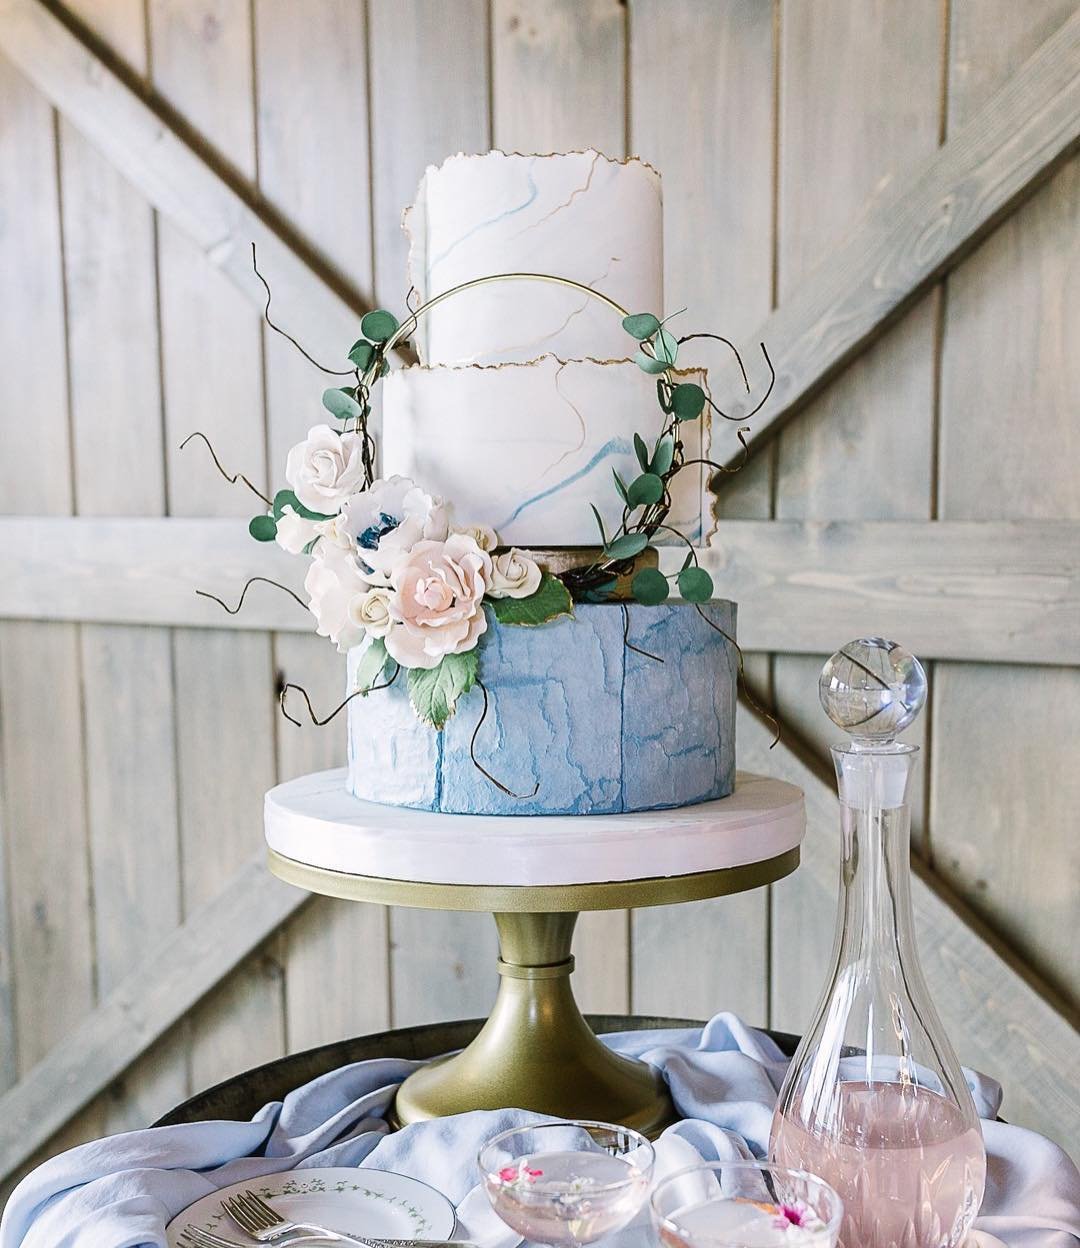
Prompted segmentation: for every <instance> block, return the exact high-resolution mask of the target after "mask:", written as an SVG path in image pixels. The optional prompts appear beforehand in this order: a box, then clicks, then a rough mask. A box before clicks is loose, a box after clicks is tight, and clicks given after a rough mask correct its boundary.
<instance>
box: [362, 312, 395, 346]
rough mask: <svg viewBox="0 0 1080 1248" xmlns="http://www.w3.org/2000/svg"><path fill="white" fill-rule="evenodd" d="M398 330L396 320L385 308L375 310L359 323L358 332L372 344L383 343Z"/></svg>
mask: <svg viewBox="0 0 1080 1248" xmlns="http://www.w3.org/2000/svg"><path fill="white" fill-rule="evenodd" d="M397 330H398V319H397V317H396V316H395V315H394V314H393V312H387V311H386V309H385V308H376V309H375V311H374V312H369V313H368V314H367V315H366V316H365V317H364V319H363V320H362V321H361V322H360V332H361V333H362V334H363V335H364V337H365V338H370V339H371V341H372V342H385V341H386V340H387V338H389V337H391V336H392V335H393V334H395V333H396V332H397Z"/></svg>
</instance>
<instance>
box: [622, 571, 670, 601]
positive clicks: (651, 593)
mask: <svg viewBox="0 0 1080 1248" xmlns="http://www.w3.org/2000/svg"><path fill="white" fill-rule="evenodd" d="M630 592H631V593H632V594H633V595H634V597H635V598H636V599H637V600H638V602H640V603H641V604H642V605H643V606H646V607H655V606H657V605H658V604H659V603H661V602H663V601H664V599H665V598H667V596H668V594H669V593H671V587H670V586H669V585H668V581H667V577H666V576H665V575H664V574H663V572H661V571H660V570H659V568H642V569H641V571H640V572H638V573H637V574H636V575H635V577H634V579H633V580H632V581H631V582H630Z"/></svg>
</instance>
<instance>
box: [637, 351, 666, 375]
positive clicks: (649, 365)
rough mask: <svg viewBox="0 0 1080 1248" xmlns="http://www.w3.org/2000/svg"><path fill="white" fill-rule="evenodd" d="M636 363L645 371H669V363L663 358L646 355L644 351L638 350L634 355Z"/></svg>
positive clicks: (654, 372) (653, 372)
mask: <svg viewBox="0 0 1080 1248" xmlns="http://www.w3.org/2000/svg"><path fill="white" fill-rule="evenodd" d="M634 363H635V364H636V365H637V366H638V368H640V369H641V371H642V372H643V373H652V374H654V375H655V374H656V373H664V372H667V369H668V365H667V364H666V363H665V362H664V361H663V360H657V359H654V358H653V357H652V356H651V355H646V354H645V352H644V351H638V352H637V353H636V354H635V355H634Z"/></svg>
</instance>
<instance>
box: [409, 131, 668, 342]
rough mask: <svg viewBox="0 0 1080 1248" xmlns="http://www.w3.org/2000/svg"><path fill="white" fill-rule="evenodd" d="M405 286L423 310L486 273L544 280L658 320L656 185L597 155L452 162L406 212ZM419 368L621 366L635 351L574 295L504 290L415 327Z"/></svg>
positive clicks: (543, 287) (654, 176)
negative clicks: (544, 358)
mask: <svg viewBox="0 0 1080 1248" xmlns="http://www.w3.org/2000/svg"><path fill="white" fill-rule="evenodd" d="M404 225H405V229H406V232H407V233H408V235H409V238H410V242H411V246H410V252H409V282H410V283H411V284H412V286H414V287H415V288H416V291H417V293H418V294H419V296H420V299H421V301H424V300H427V299H429V298H431V297H432V296H433V295H437V294H441V293H442V292H443V291H446V290H449V289H451V288H452V287H454V286H457V285H460V284H461V283H462V282H466V281H469V280H471V279H473V278H476V277H482V276H487V275H488V274H492V273H550V274H554V275H555V276H557V277H565V278H570V279H572V280H573V281H576V282H580V283H581V284H583V285H585V286H590V287H593V288H594V289H596V290H598V291H600V292H601V293H602V294H605V295H607V296H608V297H609V298H611V299H614V300H615V302H616V303H618V304H621V305H622V306H623V307H624V308H626V310H627V311H628V312H654V313H656V314H657V315H663V311H662V309H663V298H664V292H663V285H664V283H663V216H662V197H661V188H660V176H659V174H658V173H656V171H655V170H654V169H652V168H651V167H650V166H648V165H646V164H644V163H643V162H641V161H638V160H630V161H615V160H610V159H609V158H608V157H606V156H602V155H601V154H600V153H598V152H595V151H592V150H590V151H585V152H572V153H568V154H565V155H550V156H521V155H517V154H506V153H503V152H487V153H485V154H483V155H477V156H466V155H458V156H451V157H450V158H449V159H448V160H446V161H444V162H443V164H442V165H439V166H437V167H436V166H432V167H430V168H429V169H428V170H427V171H426V173H425V174H424V177H423V179H422V180H421V183H420V188H419V190H418V192H417V198H416V202H415V203H414V204H413V206H412V207H411V208H409V209H407V210H406V212H405V218H404ZM415 341H416V347H417V351H418V353H419V356H420V359H421V360H422V361H423V362H424V363H425V364H463V363H473V362H482V363H504V362H514V361H517V362H520V361H525V360H531V359H535V358H536V357H537V356H538V355H541V354H543V353H544V352H551V353H553V354H555V355H558V356H560V357H561V358H563V359H584V358H587V357H590V356H591V357H593V358H596V359H605V358H612V359H626V358H628V357H629V356H630V355H632V354H633V352H634V350H635V347H634V344H633V342H632V340H631V339H630V338H629V337H628V336H627V334H626V332H625V330H623V328H622V326H621V323H620V318H619V316H618V315H617V313H615V312H614V311H613V310H612V309H611V308H610V307H608V306H606V305H605V304H603V303H601V302H600V301H599V300H597V299H594V298H592V297H591V296H589V295H586V294H583V293H582V292H580V291H575V290H572V289H569V288H567V287H562V286H557V285H553V284H551V283H539V282H501V283H497V284H492V285H486V286H482V287H478V288H476V289H475V290H470V291H464V292H462V293H461V294H459V295H456V296H455V297H454V298H453V299H450V300H447V301H446V303H444V304H442V305H440V306H438V307H435V308H433V309H432V310H431V311H430V312H428V313H426V314H425V315H424V316H423V317H422V318H421V320H420V323H419V325H418V327H417V331H416V336H415Z"/></svg>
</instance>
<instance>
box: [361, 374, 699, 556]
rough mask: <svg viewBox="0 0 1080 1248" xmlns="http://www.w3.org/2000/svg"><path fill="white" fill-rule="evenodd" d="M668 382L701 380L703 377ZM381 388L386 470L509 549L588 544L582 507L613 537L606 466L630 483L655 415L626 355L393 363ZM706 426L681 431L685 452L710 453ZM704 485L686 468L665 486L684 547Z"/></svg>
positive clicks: (614, 501) (658, 419)
mask: <svg viewBox="0 0 1080 1248" xmlns="http://www.w3.org/2000/svg"><path fill="white" fill-rule="evenodd" d="M678 377H679V380H682V381H687V380H693V381H696V382H698V384H700V385H705V384H706V383H705V377H704V374H702V373H697V372H690V371H687V372H680V373H679V374H678ZM384 387H385V390H384V399H383V430H382V465H383V472H384V474H385V475H390V474H393V473H399V474H400V475H402V476H405V477H410V478H411V479H412V480H414V481H417V482H420V483H422V484H423V486H424V488H425V490H427V491H429V492H430V493H432V494H437V495H440V496H441V497H443V498H445V499H450V500H453V506H454V513H455V515H456V516H458V517H459V518H463V517H468V518H470V519H471V520H476V521H482V522H483V523H485V524H488V525H490V526H491V527H492V528H494V529H495V531H496V532H497V533H498V534H499V538H500V540H501V541H503V542H505V543H506V544H508V545H511V544H512V545H518V546H534V547H543V546H591V545H595V544H596V543H597V542H598V540H599V534H598V532H597V528H596V521H595V519H594V518H593V514H592V511H591V509H590V504H593V505H594V506H595V507H596V508H597V509H598V510H599V512H600V514H601V516H602V517H603V520H604V526H605V529H606V531H607V532H608V533H609V534H611V533H614V532H615V531H616V530H617V528H618V525H619V522H620V520H621V517H622V509H623V505H622V501H621V499H620V498H619V496H618V494H617V492H616V490H615V484H614V481H613V479H612V469H616V470H617V471H618V472H619V473H620V474H621V475H622V477H623V479H624V480H625V481H627V482H629V481H632V480H633V478H634V477H636V476H637V475H638V473H639V472H640V467H639V466H638V463H637V458H636V456H635V454H634V448H633V435H634V434H635V433H640V434H641V436H642V437H643V438H644V439H645V441H646V443H648V445H649V446H650V447H651V446H652V444H653V443H654V442H655V440H656V438H657V436H658V435H659V433H660V431H661V429H662V428H663V425H664V421H665V417H664V414H663V412H662V411H661V410H660V406H659V404H658V403H657V399H656V386H655V384H654V381H653V379H652V378H650V377H648V376H646V375H645V374H644V373H643V372H642V371H641V370H640V369H639V368H638V367H637V365H636V364H633V363H628V362H611V361H608V362H606V363H600V362H597V361H595V360H571V361H569V362H564V361H561V360H558V359H556V358H554V357H553V356H545V357H543V358H542V359H539V360H534V361H532V362H530V363H527V364H509V365H503V366H501V367H480V366H469V367H465V368H443V367H436V368H421V367H413V368H403V369H399V370H397V371H396V372H393V373H391V374H390V375H389V376H388V377H387V378H386V381H385V382H384ZM708 430H709V420H708V413H707V411H706V412H705V413H703V415H702V416H701V417H700V418H699V419H698V420H695V421H685V422H683V424H682V425H681V426H680V435H681V437H682V440H683V444H684V446H685V448H686V458H687V459H696V458H699V457H700V456H701V455H702V454H703V453H704V454H706V455H707V454H708ZM703 440H704V443H705V450H704V452H703V450H702V443H703ZM706 481H707V474H704V473H703V472H702V471H701V468H700V466H692V467H688V468H685V469H683V471H682V472H680V473H679V474H678V475H677V476H676V478H675V480H674V484H673V486H672V509H671V514H670V516H669V517H668V520H667V523H668V524H670V525H672V526H673V527H674V528H676V529H677V530H678V531H679V532H680V533H682V534H684V535H685V536H686V537H687V538H689V539H690V541H692V542H700V540H701V534H702V520H703V515H705V514H707V511H706V510H705V509H706V507H707V500H706V498H705V484H704V483H705V482H706ZM669 540H675V539H672V538H671V537H670V535H664V534H659V535H658V537H657V541H658V542H666V541H669Z"/></svg>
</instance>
